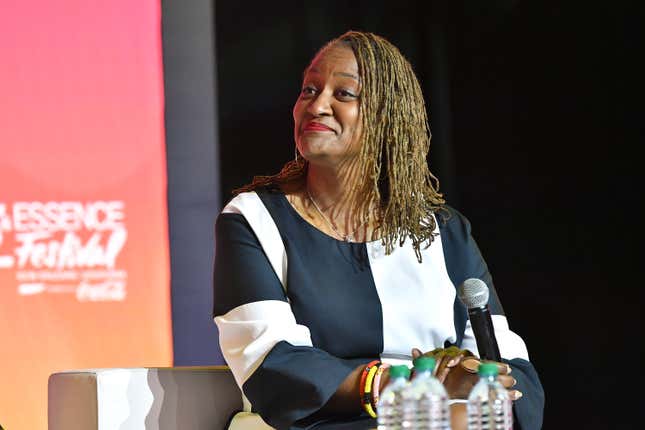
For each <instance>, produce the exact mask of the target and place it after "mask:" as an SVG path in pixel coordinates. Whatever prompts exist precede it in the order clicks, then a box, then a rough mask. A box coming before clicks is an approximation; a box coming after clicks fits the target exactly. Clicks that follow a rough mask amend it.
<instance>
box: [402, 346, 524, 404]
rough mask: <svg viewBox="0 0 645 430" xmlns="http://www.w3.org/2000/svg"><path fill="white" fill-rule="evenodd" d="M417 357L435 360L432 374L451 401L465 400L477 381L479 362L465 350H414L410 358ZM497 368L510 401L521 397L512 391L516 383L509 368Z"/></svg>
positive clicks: (499, 365) (500, 366)
mask: <svg viewBox="0 0 645 430" xmlns="http://www.w3.org/2000/svg"><path fill="white" fill-rule="evenodd" d="M419 356H425V357H434V358H435V360H436V362H437V364H436V365H435V370H434V372H433V374H434V375H435V376H436V377H437V379H439V381H441V382H442V383H443V384H444V386H445V387H446V391H447V392H448V397H450V398H451V399H467V398H468V394H469V393H470V390H472V388H473V387H474V386H475V384H476V383H477V381H479V376H478V375H477V369H478V368H479V364H480V363H481V360H480V359H479V358H477V357H476V356H475V355H473V353H472V352H470V351H468V350H467V349H459V348H457V347H456V346H451V347H448V348H437V349H434V350H432V351H429V352H426V353H421V351H420V350H419V349H417V348H414V349H413V350H412V358H417V357H419ZM497 367H498V369H499V376H498V379H499V381H500V383H501V384H502V385H503V386H504V387H505V388H506V389H508V390H509V397H510V398H511V400H517V399H519V398H520V397H522V393H521V392H520V391H518V390H515V389H513V386H515V384H516V383H517V381H516V380H515V378H513V377H512V376H511V375H510V373H511V367H510V366H509V365H508V364H506V363H499V362H498V363H497Z"/></svg>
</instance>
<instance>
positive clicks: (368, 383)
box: [363, 363, 381, 418]
mask: <svg viewBox="0 0 645 430" xmlns="http://www.w3.org/2000/svg"><path fill="white" fill-rule="evenodd" d="M380 367H381V366H380V363H379V364H377V365H375V366H374V367H372V368H371V369H370V370H369V372H367V378H365V390H364V394H363V409H365V411H367V413H368V414H369V415H370V417H372V418H376V412H374V408H373V407H372V390H373V389H374V375H376V372H378V370H379V369H380Z"/></svg>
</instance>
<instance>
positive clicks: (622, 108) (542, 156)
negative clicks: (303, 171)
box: [164, 0, 643, 429]
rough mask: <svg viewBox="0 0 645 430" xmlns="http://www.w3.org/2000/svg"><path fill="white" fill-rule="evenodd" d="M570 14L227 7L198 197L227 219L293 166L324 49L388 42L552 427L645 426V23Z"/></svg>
mask: <svg viewBox="0 0 645 430" xmlns="http://www.w3.org/2000/svg"><path fill="white" fill-rule="evenodd" d="M172 3H173V2H168V3H167V4H172ZM174 3H176V4H177V5H180V3H179V2H174ZM561 3H562V4H560V3H549V4H547V3H546V2H522V1H512V0H507V1H499V0H497V1H488V2H481V1H474V0H472V1H456V2H448V1H396V2H385V1H364V0H360V1H353V2H339V1H326V2H324V3H323V2H296V1H285V2H265V3H262V2H248V1H247V2H235V1H221V2H217V4H216V6H215V11H214V25H215V42H216V43H215V52H216V61H215V64H216V75H217V81H216V88H215V89H216V94H217V96H216V104H217V105H218V114H217V115H215V116H216V118H215V120H216V122H217V121H218V122H219V152H220V168H219V170H220V172H221V178H220V184H221V189H217V190H215V191H212V190H211V191H210V192H209V191H205V193H206V197H205V198H202V201H208V202H210V204H211V206H209V208H211V209H212V207H213V204H214V205H215V206H218V205H219V206H220V207H221V206H223V205H224V204H225V203H226V201H227V200H228V199H229V198H230V197H231V194H230V191H231V190H232V189H233V188H236V187H239V186H241V185H244V184H245V183H248V182H249V181H250V180H251V179H252V177H253V176H254V175H259V174H272V173H276V172H277V171H278V170H279V169H280V167H281V166H282V165H283V164H284V163H285V162H286V161H287V160H289V159H290V158H291V157H293V145H294V144H293V137H292V127H293V125H292V119H291V109H292V106H293V103H294V101H295V99H296V97H297V94H298V92H299V89H300V79H301V75H302V71H303V69H304V67H305V66H306V65H307V64H308V62H309V60H310V59H311V57H312V56H313V55H314V53H315V52H316V50H317V49H318V48H319V47H320V46H321V45H322V44H324V43H325V42H326V41H328V40H329V39H332V38H334V37H336V36H338V35H340V34H342V33H343V32H345V31H347V30H350V29H352V30H362V31H371V32H374V33H377V34H380V35H382V36H384V37H386V38H387V39H389V40H390V41H391V42H392V43H394V44H395V45H396V46H397V47H398V48H399V49H400V50H401V52H402V53H403V54H404V55H405V56H406V57H407V58H408V59H409V61H410V62H411V64H412V65H413V67H414V68H415V70H416V72H417V75H418V77H419V80H420V82H421V85H422V87H423V90H424V93H425V96H426V101H427V102H428V109H429V117H430V124H431V129H432V133H433V139H432V144H431V149H430V156H429V162H430V168H431V170H432V171H433V173H435V174H436V175H437V176H438V177H439V179H440V180H441V188H442V190H443V191H444V193H445V196H446V198H447V201H448V203H449V204H451V205H452V206H454V207H456V208H458V209H460V210H461V211H462V212H463V213H464V214H465V215H466V216H467V217H468V218H469V219H470V221H471V222H472V224H473V235H474V236H475V239H476V240H477V241H478V243H479V246H480V248H481V249H482V252H483V254H484V257H485V258H486V260H487V262H488V265H489V268H490V270H491V272H492V274H493V278H494V280H495V284H496V288H497V290H498V294H499V296H500V298H501V300H502V303H503V304H504V307H505V311H506V314H507V315H508V317H509V321H510V324H511V328H512V329H513V330H514V331H516V332H517V333H519V334H521V335H522V337H523V338H524V339H525V341H526V343H527V346H528V348H529V354H530V357H531V361H532V362H533V363H534V364H535V366H536V368H537V369H538V372H539V373H540V375H541V379H542V383H543V385H544V389H545V391H546V410H545V423H544V428H546V429H551V428H566V427H569V426H574V425H575V426H577V427H579V428H585V429H596V428H597V429H608V428H640V425H639V422H638V421H636V419H635V417H636V416H642V411H640V410H639V409H638V408H639V407H640V405H639V403H642V400H641V399H642V395H638V394H636V393H638V390H642V388H641V385H640V382H641V380H642V378H641V376H640V375H641V373H642V371H641V366H640V364H641V361H642V346H641V342H640V339H639V338H640V332H641V326H642V318H641V317H640V315H639V304H640V300H641V299H642V297H643V293H642V289H641V287H640V285H639V284H640V283H639V281H638V278H639V276H638V275H639V273H638V271H637V269H638V266H637V264H638V263H639V262H640V261H641V258H640V256H641V252H640V247H639V246H637V243H638V242H637V240H638V239H639V235H640V224H641V222H642V221H641V217H640V213H639V211H638V210H637V209H638V206H639V204H640V200H641V193H640V180H639V179H640V176H641V175H640V171H639V170H640V169H639V165H640V160H639V159H638V157H636V156H635V153H633V152H632V149H633V148H634V146H635V144H636V143H639V142H641V141H642V138H641V137H642V131H643V125H642V123H643V121H642V119H641V118H640V115H638V113H639V111H640V113H642V112H643V109H639V108H640V104H642V99H640V98H639V96H638V91H637V90H638V89H639V87H640V85H638V84H639V81H640V80H641V79H642V75H641V71H640V70H639V65H640V64H639V60H640V57H641V56H642V55H643V51H642V49H641V47H640V37H641V35H640V28H639V27H640V26H641V25H642V23H643V20H642V15H641V14H639V13H637V12H638V11H637V10H636V8H635V7H633V6H632V4H630V3H628V2H615V3H612V4H609V3H604V4H603V5H602V6H594V5H593V4H591V2H578V3H576V2H566V4H565V2H561ZM634 4H636V3H635V2H634ZM178 9H181V8H178ZM167 12H168V11H166V10H164V14H165V15H166V13H167ZM177 13H180V12H177V11H176V12H175V14H177ZM166 16H167V15H166ZM166 16H165V17H164V21H166V20H167V18H166ZM211 17H212V16H207V18H208V19H210V18H211ZM184 18H185V19H184ZM184 18H181V19H180V20H182V19H183V22H184V23H185V22H191V21H190V19H191V17H184ZM192 18H195V19H204V17H203V16H201V17H192ZM175 19H176V20H177V19H178V18H175ZM184 25H186V24H184ZM165 33H166V34H165V40H164V57H165V58H166V52H167V49H166V48H167V45H168V44H169V43H170V42H171V41H172V39H169V37H168V31H167V30H166V31H165ZM188 42H190V40H189V41H188ZM178 59H179V60H181V55H179V57H178ZM165 61H167V60H165ZM166 67H167V66H166ZM208 70H213V69H208ZM166 73H168V71H166ZM213 73H215V71H213ZM193 87H194V88H197V86H196V85H193ZM204 91H209V88H208V85H206V88H205V89H204ZM169 96H172V94H169V93H168V87H167V103H168V101H169V100H170V99H169V98H168V97H169ZM195 96H197V95H195ZM205 112H206V121H208V112H209V111H208V109H206V110H205ZM177 115H179V116H181V114H180V113H177ZM167 122H168V118H167ZM188 128H190V127H188ZM193 129H194V128H193ZM202 141H204V139H202ZM169 145H170V144H169ZM169 148H170V146H169ZM210 148H212V146H210ZM169 156H171V157H172V151H171V150H170V149H169ZM183 156H184V155H179V153H176V154H175V157H176V158H177V157H179V159H180V160H181V159H182V158H181V157H183ZM210 156H211V154H210V153H208V157H207V158H206V162H208V160H210V158H209V157H210ZM196 157H197V158H198V159H199V156H196ZM194 158H195V157H194ZM213 158H216V157H214V156H213ZM201 162H202V163H203V162H204V159H203V157H202V159H201ZM189 166H190V165H189V164H186V166H185V169H186V170H192V169H191V168H190V167H189ZM169 170H171V169H169ZM175 178H176V179H173V176H172V174H171V173H170V172H169V182H170V186H171V188H172V186H173V183H175V182H176V181H180V179H179V176H176V177H175ZM209 181H210V182H212V181H213V179H212V178H208V179H207V180H206V183H209ZM184 187H185V188H188V189H190V184H184ZM178 195H179V194H178ZM213 199H216V200H217V199H219V201H215V202H214V203H213ZM171 206H172V202H171ZM188 206H190V203H188ZM211 209H209V210H211ZM176 220H177V218H175V225H178V224H177V221H176ZM206 221H208V220H206ZM208 222H210V221H208ZM172 225H173V218H172V213H171V230H172ZM193 233H194V234H197V233H196V232H193ZM176 237H179V236H178V235H175V238H176ZM172 238H173V235H172V234H171V240H172ZM210 238H212V235H211V236H209V240H210ZM211 243H212V242H211ZM174 249H175V250H176V249H178V248H177V245H175V247H174ZM177 258H178V257H177V252H176V251H175V253H174V255H173V259H174V260H173V261H174V263H173V291H175V289H176V284H177V279H176V277H177V276H178V275H176V274H177V273H179V271H178V270H175V266H177V263H176V261H177ZM207 263H208V262H207ZM186 264H188V263H186ZM173 294H175V293H173ZM175 302H176V301H175V298H174V297H173V306H175ZM175 311H176V310H175V309H173V318H175ZM204 321H206V320H204ZM175 339H176V340H175V342H176V343H177V342H178V341H181V339H187V337H183V338H182V337H180V336H178V334H177V331H175ZM177 351H178V345H175V354H176V359H175V361H176V364H190V363H192V362H191V361H190V360H189V359H188V358H185V359H178V358H177V354H178V352H177ZM218 359H219V358H218ZM206 361H208V360H206ZM632 393H634V394H632Z"/></svg>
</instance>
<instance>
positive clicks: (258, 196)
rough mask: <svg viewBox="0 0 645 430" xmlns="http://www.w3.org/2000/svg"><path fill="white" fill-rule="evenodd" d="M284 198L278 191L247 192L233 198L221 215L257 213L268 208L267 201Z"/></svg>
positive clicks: (264, 189) (261, 189)
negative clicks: (262, 208)
mask: <svg viewBox="0 0 645 430" xmlns="http://www.w3.org/2000/svg"><path fill="white" fill-rule="evenodd" d="M282 196H284V193H282V191H280V190H278V189H269V188H258V189H256V190H253V191H245V192H242V193H239V194H236V195H235V196H233V197H232V198H231V199H230V200H229V201H228V202H227V203H226V204H225V205H224V208H223V209H222V211H221V212H220V215H222V214H228V213H237V214H244V213H245V212H248V211H255V210H258V209H260V208H261V207H264V206H266V201H269V200H271V201H272V200H276V199H279V198H281V197H282Z"/></svg>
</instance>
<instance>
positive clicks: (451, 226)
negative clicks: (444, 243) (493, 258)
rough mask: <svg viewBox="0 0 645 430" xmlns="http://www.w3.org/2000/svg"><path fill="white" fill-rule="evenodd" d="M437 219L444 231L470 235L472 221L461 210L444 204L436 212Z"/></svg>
mask: <svg viewBox="0 0 645 430" xmlns="http://www.w3.org/2000/svg"><path fill="white" fill-rule="evenodd" d="M435 218H436V219H437V222H438V224H439V229H440V230H442V231H451V232H460V233H462V234H463V233H465V234H470V221H468V218H466V216H465V215H464V214H463V213H461V212H460V211H459V210H457V209H456V208H454V207H453V206H450V205H448V204H443V205H442V206H441V207H440V208H439V209H437V210H436V211H435Z"/></svg>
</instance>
